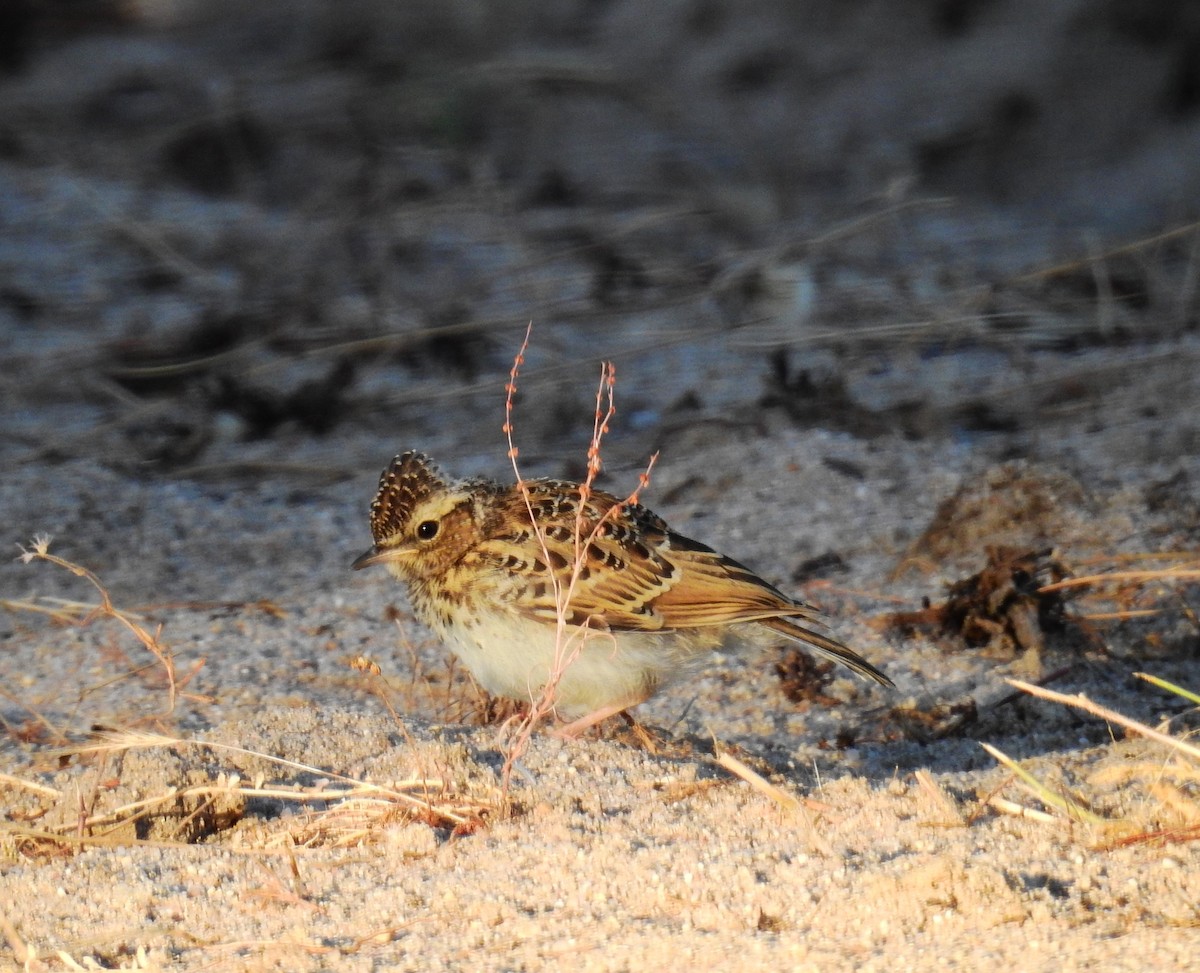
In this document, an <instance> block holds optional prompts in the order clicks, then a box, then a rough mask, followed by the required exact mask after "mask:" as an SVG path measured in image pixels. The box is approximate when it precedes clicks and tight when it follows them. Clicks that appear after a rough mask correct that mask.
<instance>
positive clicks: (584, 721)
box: [554, 699, 642, 740]
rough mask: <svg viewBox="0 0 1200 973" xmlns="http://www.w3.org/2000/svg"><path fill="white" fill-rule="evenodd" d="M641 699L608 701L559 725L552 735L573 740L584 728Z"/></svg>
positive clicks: (625, 708) (634, 704) (622, 710)
mask: <svg viewBox="0 0 1200 973" xmlns="http://www.w3.org/2000/svg"><path fill="white" fill-rule="evenodd" d="M640 702H642V700H640V699H638V700H622V701H621V702H618V703H609V704H608V705H607V706H601V707H600V708H599V709H598V710H596V711H595V712H593V713H588V714H587V716H581V717H580V718H579V719H577V720H573V721H572V722H570V723H568V724H567V725H566V726H561V727H559V728H558V729H557V730H555V731H554V735H555V736H556V737H559V738H560V739H562V740H574V739H576V738H577V737H579V735H580V734H581V733H583V732H584V731H585V730H588V729H591V728H592V727H593V726H595V725H596V724H598V723H603V722H604V721H605V720H607V719H608V718H609V717H610V716H616V715H617V714H618V713H624V712H625V710H627V709H629V707H630V706H636V705H637V704H638V703H640Z"/></svg>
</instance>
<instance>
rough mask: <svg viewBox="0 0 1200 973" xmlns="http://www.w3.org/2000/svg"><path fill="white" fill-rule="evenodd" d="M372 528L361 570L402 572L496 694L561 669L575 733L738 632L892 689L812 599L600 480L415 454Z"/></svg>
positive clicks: (391, 469)
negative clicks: (521, 472) (500, 475)
mask: <svg viewBox="0 0 1200 973" xmlns="http://www.w3.org/2000/svg"><path fill="white" fill-rule="evenodd" d="M370 526H371V536H372V539H373V541H374V543H373V544H372V546H371V547H370V548H369V549H368V550H367V551H366V552H365V553H363V554H362V555H361V556H359V557H358V558H357V559H355V561H354V562H353V564H352V567H353V568H354V569H355V570H358V569H361V568H366V567H371V566H374V565H383V566H384V567H386V568H387V570H388V571H389V572H390V573H391V574H392V575H393V576H395V577H396V578H397V579H399V580H400V581H402V582H404V583H405V584H406V585H407V587H408V593H409V601H410V603H411V606H412V609H413V612H414V614H415V615H416V617H417V618H419V619H420V620H421V621H422V622H424V623H425V624H426V625H427V626H428V627H429V628H430V629H431V630H432V631H433V632H434V633H435V634H436V635H437V636H438V637H439V638H441V639H442V641H443V642H445V643H446V644H447V645H448V646H449V647H450V649H451V650H452V651H453V652H454V653H455V654H456V655H457V656H458V657H459V658H460V659H461V660H462V662H463V663H464V664H465V665H466V667H467V668H468V669H469V670H470V671H471V674H472V675H473V676H474V678H475V680H476V681H477V682H478V683H479V684H480V685H481V686H482V687H483V688H484V689H486V690H487V691H488V692H489V693H491V694H492V695H493V696H503V697H507V698H509V699H514V700H518V701H533V700H537V699H538V698H539V697H540V695H541V694H542V693H543V692H544V690H545V687H546V686H547V683H548V682H549V681H551V680H552V678H554V685H553V686H552V689H553V693H554V709H555V711H556V712H557V714H558V715H559V716H560V717H561V718H562V719H564V720H571V722H570V723H569V725H567V726H566V727H565V728H564V729H563V730H562V733H561V735H563V736H576V735H578V734H579V733H581V732H582V731H583V730H585V729H587V728H588V727H590V726H592V725H595V724H597V723H599V722H601V721H603V720H604V719H607V718H608V717H610V716H615V715H617V714H619V713H625V712H626V711H627V710H629V709H630V708H632V707H634V706H637V705H638V704H640V703H643V702H645V701H646V700H647V699H649V698H650V697H651V696H653V695H654V694H655V693H656V692H657V691H658V690H659V689H660V688H662V687H663V686H665V685H667V684H668V683H671V682H673V681H675V680H676V679H678V678H680V677H681V676H683V675H685V674H686V673H688V672H689V671H691V670H694V669H697V668H699V667H700V666H701V665H702V664H703V663H704V662H705V661H706V660H707V659H708V658H710V654H711V652H712V650H714V649H717V648H720V647H722V646H723V645H725V644H726V643H727V642H729V641H731V640H732V641H736V642H742V643H747V644H755V643H762V642H770V641H772V640H774V641H778V639H777V638H775V637H777V636H782V637H783V638H785V639H788V640H791V641H793V642H799V643H802V644H804V645H805V646H807V647H808V648H809V649H810V650H812V651H814V652H816V653H817V654H818V655H822V656H826V657H828V658H830V659H833V660H835V661H837V662H839V663H841V664H842V665H844V666H847V667H848V668H850V669H851V670H853V671H854V672H856V673H858V674H859V675H860V676H863V677H866V678H868V679H872V680H874V681H875V682H877V683H880V684H881V685H883V686H892V685H894V684H893V683H892V680H891V679H889V678H888V677H887V675H885V674H884V673H883V672H881V671H880V670H879V669H877V668H876V667H875V666H873V665H871V663H869V662H868V661H867V660H866V659H864V658H862V656H860V655H858V654H857V653H856V652H854V651H853V650H851V649H849V648H848V647H846V646H845V645H843V644H842V643H841V642H839V641H837V640H836V639H834V638H831V637H829V636H827V635H823V634H821V633H819V632H816V631H813V630H812V629H811V628H808V627H805V624H801V623H811V622H814V621H815V620H816V619H817V617H818V614H819V613H818V612H817V610H816V609H815V608H813V607H811V606H809V605H806V604H804V603H803V602H800V601H797V600H795V599H793V598H789V597H788V596H787V595H785V594H784V593H783V592H781V591H780V590H779V589H778V588H776V587H775V586H774V585H772V584H770V583H769V582H768V581H765V580H764V579H763V578H761V577H759V576H758V575H757V574H755V573H754V572H753V571H752V570H750V568H748V567H746V566H745V565H744V564H741V563H739V562H738V561H735V560H733V559H732V558H730V557H726V556H724V555H722V554H720V553H718V552H717V551H715V550H714V549H713V548H711V547H709V546H707V545H706V544H702V543H700V542H699V541H695V540H692V539H691V538H689V537H685V536H684V535H682V534H680V533H678V532H676V531H674V530H672V529H671V528H670V527H668V526H667V524H666V522H665V521H664V520H663V519H662V518H661V517H659V516H658V515H657V514H655V513H653V512H652V511H650V510H648V509H647V508H646V507H644V506H642V505H641V504H640V503H636V502H632V501H630V500H623V499H621V498H619V497H616V496H614V495H613V494H611V493H607V492H604V491H602V490H599V489H596V488H593V487H592V486H591V485H590V484H589V483H578V482H574V481H570V480H562V479H523V480H520V481H518V482H517V483H514V484H511V485H507V486H506V485H502V484H500V483H497V482H495V481H493V480H490V479H486V478H480V477H476V478H470V479H459V480H455V479H451V478H449V477H447V476H446V475H444V474H443V473H442V472H441V470H440V469H439V468H438V466H437V465H436V464H435V463H434V462H433V461H432V460H430V459H429V458H428V457H427V456H426V455H424V454H423V453H420V452H417V451H413V450H410V451H408V452H405V453H402V454H400V455H398V456H396V457H395V458H394V459H393V460H392V462H391V463H390V464H389V465H388V467H387V468H386V469H385V470H384V471H383V474H382V476H381V477H380V480H379V490H378V492H377V493H376V495H375V498H374V500H373V502H372V503H371V521H370Z"/></svg>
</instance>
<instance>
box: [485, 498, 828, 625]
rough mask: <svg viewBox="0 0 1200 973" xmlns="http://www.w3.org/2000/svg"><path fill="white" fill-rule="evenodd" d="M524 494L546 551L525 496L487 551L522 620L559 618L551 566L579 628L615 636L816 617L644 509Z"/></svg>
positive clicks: (614, 502) (599, 500) (618, 502)
mask: <svg viewBox="0 0 1200 973" xmlns="http://www.w3.org/2000/svg"><path fill="white" fill-rule="evenodd" d="M527 485H528V487H529V489H530V497H529V507H530V509H532V511H533V514H534V518H535V520H536V522H537V524H538V527H539V528H540V529H541V533H542V542H544V545H545V550H544V551H541V550H540V547H541V543H539V541H538V539H537V538H536V537H535V536H534V535H533V531H532V530H531V528H530V527H529V512H528V510H527V509H525V502H524V499H523V498H522V497H520V495H519V494H518V495H515V496H514V498H513V500H512V501H511V509H510V510H508V511H507V513H506V516H505V517H504V518H503V520H502V523H503V524H504V525H505V528H504V530H502V531H500V532H498V533H497V534H494V535H493V536H492V537H490V538H489V540H488V541H487V542H485V543H484V544H483V545H481V547H480V553H481V554H482V555H483V556H484V557H485V558H487V559H488V560H489V561H491V562H493V563H494V564H495V565H496V566H498V567H503V569H504V572H505V573H506V574H507V575H508V576H510V577H512V578H513V585H514V587H513V588H511V589H510V591H509V594H508V597H507V599H506V600H508V601H509V603H510V604H514V605H516V606H517V608H518V610H519V611H521V612H522V613H523V614H526V615H529V616H532V617H536V618H539V619H544V620H546V621H553V620H554V619H555V617H556V605H555V595H554V591H553V588H552V586H551V585H550V583H549V572H548V571H547V563H549V565H550V566H551V567H552V568H553V569H554V573H555V577H556V578H557V580H558V584H559V587H560V590H561V591H562V592H566V591H567V589H568V588H570V603H569V615H568V620H569V621H570V622H571V623H572V624H583V622H584V621H585V620H588V619H590V620H591V622H592V624H603V625H604V626H606V627H607V628H609V629H610V630H614V631H620V630H636V631H659V630H664V629H666V630H670V629H680V628H700V627H707V626H715V625H728V624H731V623H735V622H750V621H759V620H762V619H768V618H777V617H800V618H808V617H811V616H813V615H815V612H814V611H813V610H812V609H810V608H808V607H807V606H805V605H801V604H800V603H798V602H795V601H792V600H791V599H790V598H788V597H787V596H786V595H784V594H783V593H782V592H780V591H779V590H778V589H776V588H775V587H773V586H772V585H770V584H768V583H767V582H766V581H764V580H763V579H762V578H760V577H758V576H757V575H756V574H754V572H753V571H751V570H750V569H749V568H747V567H746V566H745V565H742V564H739V563H738V562H737V561H734V560H733V559H732V558H727V557H723V556H722V555H720V554H718V553H717V552H716V551H714V550H713V549H712V548H710V547H707V546H705V545H704V544H701V543H699V542H698V541H694V540H691V539H690V538H687V537H684V536H683V535H681V534H677V533H675V532H674V531H672V530H671V529H670V528H668V527H667V525H666V524H665V523H664V522H663V520H662V519H661V518H660V517H658V516H657V515H656V514H654V513H653V512H651V511H649V510H647V509H646V508H645V507H642V506H639V505H637V504H626V503H624V502H623V501H621V500H619V499H618V498H617V497H614V496H612V495H611V494H608V493H604V492H602V491H594V492H592V493H591V494H590V495H589V496H588V498H587V501H586V502H585V503H583V505H582V508H581V505H580V499H579V488H578V486H577V485H576V484H573V483H567V482H565V481H557V480H538V481H529V482H528V483H527ZM530 551H534V552H537V553H536V554H534V555H533V556H530V555H529V552H530ZM517 552H525V555H524V556H523V557H516V556H514V555H515V554H516V553H517ZM547 558H548V562H547Z"/></svg>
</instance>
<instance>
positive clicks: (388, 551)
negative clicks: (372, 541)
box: [350, 546, 409, 571]
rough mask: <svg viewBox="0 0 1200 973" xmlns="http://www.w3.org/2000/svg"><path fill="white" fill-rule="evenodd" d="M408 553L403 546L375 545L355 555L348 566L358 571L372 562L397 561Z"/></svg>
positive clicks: (385, 562) (369, 565)
mask: <svg viewBox="0 0 1200 973" xmlns="http://www.w3.org/2000/svg"><path fill="white" fill-rule="evenodd" d="M408 553H409V552H408V550H407V549H406V548H403V547H392V548H383V549H380V548H379V547H378V546H375V547H372V548H371V549H370V550H368V551H364V552H363V553H362V554H360V555H359V556H358V557H356V558H355V559H354V563H353V564H351V565H350V567H352V568H353V569H354V570H355V571H360V570H362V569H363V568H369V567H371V566H372V565H374V564H387V562H388V561H399V560H400V559H401V558H403V557H404V555H406V554H408Z"/></svg>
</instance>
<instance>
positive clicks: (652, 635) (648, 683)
mask: <svg viewBox="0 0 1200 973" xmlns="http://www.w3.org/2000/svg"><path fill="white" fill-rule="evenodd" d="M436 630H437V631H438V634H439V635H441V636H442V638H443V639H444V640H445V641H446V643H447V645H449V646H450V648H451V649H452V650H453V651H454V653H455V654H456V655H457V656H458V657H459V658H460V659H461V660H462V661H463V663H464V664H465V665H466V666H467V668H468V669H470V670H471V674H472V675H473V676H474V677H475V678H476V680H478V682H479V684H480V685H482V686H483V687H484V688H485V689H486V690H487V691H488V692H489V693H492V694H493V695H496V696H506V697H508V698H509V699H520V700H527V699H528V700H533V699H536V698H537V697H539V696H540V695H541V693H542V689H543V687H545V685H546V682H547V680H548V679H549V678H550V673H551V672H552V671H554V670H556V669H557V670H561V672H562V675H561V677H560V679H559V682H558V687H557V691H556V694H555V695H556V698H557V709H558V712H559V714H560V715H561V716H565V717H568V718H574V717H578V716H583V715H587V714H589V713H593V712H595V711H597V710H599V709H601V708H603V707H607V706H619V707H620V708H625V707H629V706H636V705H637V704H638V703H641V702H643V701H644V700H646V699H647V698H649V697H650V696H651V695H652V694H653V693H654V692H655V691H656V690H657V689H658V688H659V687H660V686H662V685H663V684H664V683H667V682H670V681H672V680H673V679H675V678H678V677H679V676H682V675H685V674H686V673H687V672H689V671H691V670H693V669H695V668H697V667H698V666H700V665H702V664H703V663H704V662H706V661H707V660H708V659H709V657H710V655H709V652H708V651H707V650H708V649H711V648H713V647H715V645H716V643H717V642H719V640H720V637H719V634H718V633H716V632H712V633H711V635H710V634H709V633H705V637H697V635H696V634H695V633H689V634H684V633H680V632H619V633H615V634H610V633H608V632H603V631H595V630H586V631H585V630H582V629H578V628H573V627H568V628H566V629H565V630H564V631H563V633H562V636H561V639H560V635H559V631H558V629H557V627H556V626H554V625H549V624H545V623H543V622H538V621H535V620H533V619H528V618H522V617H521V616H518V615H515V614H511V615H509V614H505V615H500V614H490V617H488V618H486V619H482V618H481V619H479V620H477V621H476V622H475V623H474V624H472V625H464V626H458V627H457V628H455V629H443V628H442V627H441V626H436ZM560 641H561V642H562V644H561V645H560V644H559V643H560Z"/></svg>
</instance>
